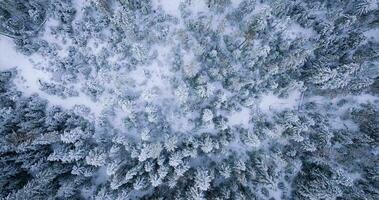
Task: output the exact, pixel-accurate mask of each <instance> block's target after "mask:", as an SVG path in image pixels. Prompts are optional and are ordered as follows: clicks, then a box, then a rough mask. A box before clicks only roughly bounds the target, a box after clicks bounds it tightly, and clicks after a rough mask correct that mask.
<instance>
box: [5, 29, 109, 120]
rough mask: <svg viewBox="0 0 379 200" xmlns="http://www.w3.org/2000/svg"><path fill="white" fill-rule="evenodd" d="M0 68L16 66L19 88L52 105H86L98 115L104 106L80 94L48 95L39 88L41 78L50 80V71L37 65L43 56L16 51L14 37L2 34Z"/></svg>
mask: <svg viewBox="0 0 379 200" xmlns="http://www.w3.org/2000/svg"><path fill="white" fill-rule="evenodd" d="M0 50H1V52H2V54H1V55H0V70H7V69H11V68H14V67H16V69H17V72H18V74H17V77H16V78H15V80H14V81H15V84H16V87H17V89H18V90H20V91H21V92H23V94H25V95H27V96H29V95H32V94H34V93H37V94H38V95H39V96H40V97H42V98H44V99H47V100H48V101H49V103H50V104H51V105H60V106H62V107H63V108H66V109H71V108H73V107H74V106H75V105H84V106H87V107H89V108H91V111H92V112H93V113H94V114H96V115H98V114H100V112H101V110H102V108H101V106H100V105H99V104H97V103H95V102H93V101H92V100H90V99H89V98H88V97H86V96H83V95H80V96H78V97H68V98H66V99H62V98H60V97H58V96H53V95H48V94H46V93H45V92H43V91H41V90H40V89H39V87H40V84H39V80H45V81H48V80H50V77H51V75H50V73H48V72H43V71H41V70H39V69H37V68H36V67H35V66H38V65H39V64H43V62H44V60H43V58H42V57H40V56H37V55H31V56H26V55H23V54H21V53H19V52H17V51H16V48H15V44H14V42H13V41H12V39H10V38H7V37H5V36H0Z"/></svg>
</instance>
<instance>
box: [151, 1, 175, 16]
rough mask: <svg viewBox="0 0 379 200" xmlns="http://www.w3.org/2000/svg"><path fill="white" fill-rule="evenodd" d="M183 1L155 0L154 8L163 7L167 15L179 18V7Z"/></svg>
mask: <svg viewBox="0 0 379 200" xmlns="http://www.w3.org/2000/svg"><path fill="white" fill-rule="evenodd" d="M181 2H182V0H153V8H155V9H157V8H158V7H161V8H162V9H163V10H164V11H165V12H166V13H167V14H169V15H172V16H175V17H179V16H180V10H179V5H180V3H181Z"/></svg>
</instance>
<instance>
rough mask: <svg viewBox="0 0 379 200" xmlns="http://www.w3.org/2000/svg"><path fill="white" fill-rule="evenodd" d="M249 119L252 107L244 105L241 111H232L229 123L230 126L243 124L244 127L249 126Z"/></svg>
mask: <svg viewBox="0 0 379 200" xmlns="http://www.w3.org/2000/svg"><path fill="white" fill-rule="evenodd" d="M249 120H250V109H248V108H246V107H242V110H241V111H239V112H232V113H231V114H230V115H229V116H228V123H229V125H230V126H234V125H243V126H244V127H248V126H249Z"/></svg>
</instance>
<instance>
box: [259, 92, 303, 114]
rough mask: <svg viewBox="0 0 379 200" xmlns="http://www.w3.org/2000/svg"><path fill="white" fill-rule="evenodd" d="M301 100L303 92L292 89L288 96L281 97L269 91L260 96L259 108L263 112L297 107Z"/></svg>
mask: <svg viewBox="0 0 379 200" xmlns="http://www.w3.org/2000/svg"><path fill="white" fill-rule="evenodd" d="M300 100H301V92H300V91H299V90H292V91H290V92H289V95H288V97H287V98H279V97H278V96H277V95H274V94H273V93H268V94H266V95H263V96H262V97H261V98H260V103H259V105H258V106H259V109H260V110H261V111H263V112H268V113H269V112H271V111H283V110H286V109H290V110H291V109H295V108H296V107H298V106H299V103H300Z"/></svg>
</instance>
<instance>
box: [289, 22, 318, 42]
mask: <svg viewBox="0 0 379 200" xmlns="http://www.w3.org/2000/svg"><path fill="white" fill-rule="evenodd" d="M284 35H285V36H286V37H287V38H289V39H291V40H294V39H296V38H299V37H302V38H311V37H312V36H314V35H316V32H315V31H314V30H313V29H310V28H304V27H302V26H300V24H298V23H292V24H290V25H289V26H288V27H287V29H286V30H285V31H284Z"/></svg>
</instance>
